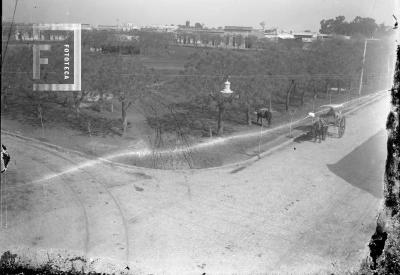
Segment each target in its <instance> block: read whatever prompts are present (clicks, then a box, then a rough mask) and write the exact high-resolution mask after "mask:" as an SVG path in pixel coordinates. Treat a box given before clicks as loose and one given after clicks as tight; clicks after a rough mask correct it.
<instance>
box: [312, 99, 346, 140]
mask: <svg viewBox="0 0 400 275" xmlns="http://www.w3.org/2000/svg"><path fill="white" fill-rule="evenodd" d="M319 108H320V109H321V111H320V112H321V114H320V115H319V116H318V117H316V121H314V123H313V136H314V139H316V138H317V136H320V139H321V138H322V140H324V139H325V137H326V134H327V132H328V129H329V127H335V128H336V129H337V131H336V132H337V135H338V137H339V138H341V137H342V136H343V135H344V131H345V129H346V117H345V116H344V115H343V114H342V109H343V105H342V104H329V105H323V106H320V107H319ZM310 116H311V117H314V118H315V114H314V113H310Z"/></svg>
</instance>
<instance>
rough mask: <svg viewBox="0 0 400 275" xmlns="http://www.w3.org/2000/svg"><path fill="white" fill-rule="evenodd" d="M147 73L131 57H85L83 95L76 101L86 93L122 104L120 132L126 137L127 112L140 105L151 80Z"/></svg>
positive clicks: (98, 55)
mask: <svg viewBox="0 0 400 275" xmlns="http://www.w3.org/2000/svg"><path fill="white" fill-rule="evenodd" d="M154 75H155V74H154V72H151V71H149V70H148V69H146V67H144V65H143V64H142V63H141V62H140V61H139V60H138V59H137V58H134V57H129V58H124V57H123V56H120V55H115V54H108V55H104V54H97V55H87V56H86V57H85V61H84V62H83V67H82V79H83V81H82V83H83V84H84V86H83V89H82V91H83V92H82V94H76V96H75V100H77V101H79V100H82V99H83V98H82V95H83V96H84V95H85V94H87V93H88V92H89V91H97V92H99V94H100V99H101V98H102V97H103V94H104V93H112V94H114V96H115V97H116V98H118V99H119V102H120V103H121V129H122V133H123V134H125V133H126V130H127V126H128V116H127V114H128V110H129V108H130V107H132V106H133V105H135V104H137V103H139V102H140V99H142V98H143V97H144V96H145V95H146V93H145V91H147V90H148V87H147V86H148V85H149V84H151V83H152V81H153V80H154Z"/></svg>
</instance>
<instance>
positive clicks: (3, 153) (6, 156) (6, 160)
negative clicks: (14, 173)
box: [1, 144, 11, 173]
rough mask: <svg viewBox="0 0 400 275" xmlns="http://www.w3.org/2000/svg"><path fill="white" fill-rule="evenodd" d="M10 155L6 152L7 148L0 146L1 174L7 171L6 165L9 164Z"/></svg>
mask: <svg viewBox="0 0 400 275" xmlns="http://www.w3.org/2000/svg"><path fill="white" fill-rule="evenodd" d="M10 159H11V157H10V154H9V153H8V152H7V148H6V147H5V146H4V145H3V144H1V173H3V172H5V171H6V170H7V166H8V163H9V162H10Z"/></svg>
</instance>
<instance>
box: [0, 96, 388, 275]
mask: <svg viewBox="0 0 400 275" xmlns="http://www.w3.org/2000/svg"><path fill="white" fill-rule="evenodd" d="M388 110H389V99H388V97H386V98H384V99H382V100H380V101H378V102H376V103H374V104H372V105H369V106H367V107H365V108H363V109H360V110H358V111H357V112H355V113H353V114H351V115H349V116H348V117H347V128H346V133H345V135H344V136H343V137H342V138H341V139H338V138H335V137H334V136H332V137H328V139H327V140H326V141H325V142H322V143H314V142H311V141H307V140H304V141H299V142H294V143H292V144H291V145H290V146H287V147H285V148H282V149H280V150H279V151H276V152H274V153H273V154H271V155H268V156H266V157H264V158H262V159H260V160H258V161H255V162H252V163H247V164H246V165H243V166H240V165H238V166H236V167H232V166H230V167H225V168H215V169H203V170H188V171H162V170H150V169H144V168H137V169H136V168H124V167H117V166H112V165H110V164H105V163H101V162H96V161H87V160H85V159H83V158H82V157H79V156H76V155H73V154H68V153H60V152H57V151H54V150H52V149H48V148H46V147H44V146H42V145H40V144H33V143H27V142H26V141H23V140H20V139H18V138H14V137H10V136H8V135H2V143H5V144H6V145H7V147H8V149H9V151H10V152H11V154H12V156H13V160H12V163H11V165H10V168H9V170H8V172H7V174H6V176H5V178H4V177H3V178H2V190H1V191H2V206H3V208H2V212H1V213H2V228H1V234H0V249H1V251H0V252H1V253H3V252H4V251H6V250H11V251H12V252H16V253H18V254H19V255H21V257H24V258H25V259H26V260H31V261H32V262H33V263H35V262H46V261H48V258H50V259H53V260H54V261H56V260H57V261H58V262H59V263H60V262H63V263H64V266H68V265H71V264H74V266H75V267H76V266H80V265H79V261H80V258H78V256H82V257H86V258H87V259H91V260H88V261H87V262H84V263H83V266H84V268H85V270H89V269H90V270H97V271H105V272H111V271H115V270H124V271H125V272H132V273H143V274H149V273H153V274H160V273H162V272H165V273H167V274H202V273H206V274H232V273H240V274H250V273H255V272H258V273H261V272H271V273H272V272H277V273H283V274H286V273H292V274H304V273H308V274H309V273H323V272H334V273H338V274H340V273H342V272H344V271H347V270H352V269H356V268H357V267H358V265H359V261H360V260H361V258H362V257H363V256H364V255H365V251H366V249H367V246H366V245H367V242H368V240H369V237H370V236H371V235H372V233H373V231H374V225H375V224H376V223H375V218H376V213H377V210H378V208H379V205H380V203H381V189H382V181H383V171H384V164H385V163H384V160H385V158H386V131H385V130H384V127H385V119H386V115H387V113H388ZM6 209H7V211H5V210H6ZM58 254H60V255H62V257H61V258H60V257H58ZM66 258H67V259H68V261H63V260H62V259H66ZM60 265H62V264H60ZM127 266H128V267H129V270H128V269H127V268H126V267H127Z"/></svg>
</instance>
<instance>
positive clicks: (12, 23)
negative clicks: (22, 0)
mask: <svg viewBox="0 0 400 275" xmlns="http://www.w3.org/2000/svg"><path fill="white" fill-rule="evenodd" d="M17 5H18V0H15V6H14V12H13V17H12V20H11V26H10V31H9V32H8V37H7V42H6V47H5V49H4V55H3V58H2V60H1V69H2V70H3V63H4V60H5V59H6V54H7V48H8V43H9V42H10V37H11V31H12V27H13V25H14V17H15V11H16V10H17Z"/></svg>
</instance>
